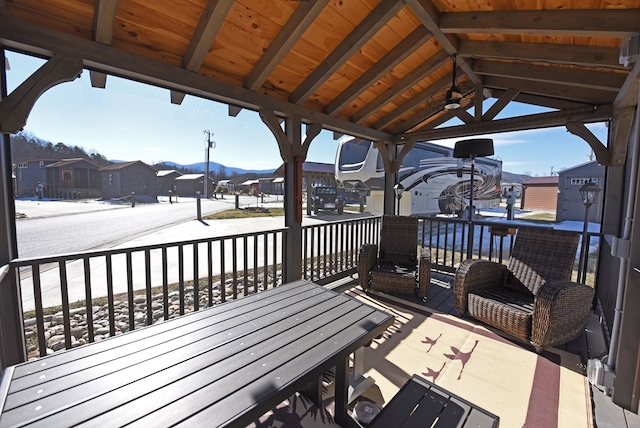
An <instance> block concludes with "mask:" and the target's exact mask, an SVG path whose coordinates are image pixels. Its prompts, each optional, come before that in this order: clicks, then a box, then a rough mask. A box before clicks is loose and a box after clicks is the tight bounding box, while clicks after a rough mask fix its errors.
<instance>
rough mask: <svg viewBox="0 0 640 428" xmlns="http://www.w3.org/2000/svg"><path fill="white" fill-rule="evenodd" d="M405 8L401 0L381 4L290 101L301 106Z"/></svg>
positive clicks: (316, 70)
mask: <svg viewBox="0 0 640 428" xmlns="http://www.w3.org/2000/svg"><path fill="white" fill-rule="evenodd" d="M403 6H404V4H403V3H402V2H401V1H399V0H386V1H383V2H380V3H379V4H378V6H376V8H375V9H373V10H372V11H371V13H370V14H368V15H367V16H366V18H364V19H363V20H362V22H360V24H358V25H357V26H356V28H354V29H353V31H352V32H351V33H350V34H349V35H348V36H347V37H345V38H344V40H342V42H340V44H339V45H338V47H337V48H335V49H334V50H333V52H331V53H330V54H329V56H327V58H325V60H324V61H322V62H321V63H320V65H319V66H318V67H316V68H315V69H314V70H313V71H312V72H311V73H310V74H309V75H308V76H307V78H306V79H304V81H303V82H302V83H301V84H300V85H299V86H298V87H297V88H296V89H295V90H294V91H293V92H292V93H291V95H289V101H290V102H292V103H294V104H299V103H301V102H303V101H304V100H306V99H307V98H309V96H311V94H312V93H313V91H314V90H316V89H317V88H319V87H320V86H322V84H323V83H324V82H325V81H326V80H327V79H328V78H329V77H330V76H331V75H332V74H333V73H335V71H336V70H337V69H338V68H340V67H341V66H342V65H343V64H344V63H345V62H346V61H347V60H348V59H349V58H351V57H352V56H353V54H354V53H356V52H357V51H358V49H360V48H361V47H362V46H363V45H364V44H365V43H367V42H368V41H369V40H371V38H372V37H373V36H374V35H375V34H376V33H377V32H378V30H380V29H381V28H382V27H384V26H385V25H386V24H387V22H389V20H390V19H391V18H393V17H394V16H395V15H396V14H397V13H398V11H399V10H400V9H402V7H403Z"/></svg>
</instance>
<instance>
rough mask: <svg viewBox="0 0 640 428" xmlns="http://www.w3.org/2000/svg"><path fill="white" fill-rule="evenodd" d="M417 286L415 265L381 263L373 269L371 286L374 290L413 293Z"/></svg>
mask: <svg viewBox="0 0 640 428" xmlns="http://www.w3.org/2000/svg"><path fill="white" fill-rule="evenodd" d="M415 287H416V268H415V266H402V265H397V264H392V263H380V264H379V265H377V266H375V267H374V268H373V269H372V270H371V288H372V289H373V290H377V291H384V292H392V293H404V294H413V293H414V292H415Z"/></svg>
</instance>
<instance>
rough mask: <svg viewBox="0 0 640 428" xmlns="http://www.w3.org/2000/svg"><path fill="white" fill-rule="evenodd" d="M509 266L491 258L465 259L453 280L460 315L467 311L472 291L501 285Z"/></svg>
mask: <svg viewBox="0 0 640 428" xmlns="http://www.w3.org/2000/svg"><path fill="white" fill-rule="evenodd" d="M506 270H507V267H506V266H505V265H503V264H502V263H496V262H492V261H489V260H464V261H463V262H462V263H460V266H458V269H457V270H456V275H455V277H454V280H453V292H454V294H455V297H456V307H457V308H458V311H459V312H460V315H464V314H466V313H467V300H468V296H469V293H470V292H473V291H477V290H482V289H484V288H490V287H495V286H498V285H501V284H502V282H503V279H504V274H505V271H506Z"/></svg>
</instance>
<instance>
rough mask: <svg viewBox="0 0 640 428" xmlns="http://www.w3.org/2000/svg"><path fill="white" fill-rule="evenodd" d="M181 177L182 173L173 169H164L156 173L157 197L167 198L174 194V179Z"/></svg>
mask: <svg viewBox="0 0 640 428" xmlns="http://www.w3.org/2000/svg"><path fill="white" fill-rule="evenodd" d="M180 176H182V173H180V172H178V171H176V170H174V169H165V170H162V171H158V173H157V174H156V177H158V195H162V196H169V195H171V194H175V191H176V178H178V177H180Z"/></svg>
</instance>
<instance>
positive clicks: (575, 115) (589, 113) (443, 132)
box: [395, 105, 613, 141]
mask: <svg viewBox="0 0 640 428" xmlns="http://www.w3.org/2000/svg"><path fill="white" fill-rule="evenodd" d="M612 114H613V108H612V106H611V105H607V106H599V107H581V108H576V109H572V110H566V111H554V112H549V113H538V114H532V115H527V116H518V117H510V118H507V119H498V120H493V121H491V122H476V123H471V124H468V125H457V126H449V127H446V128H438V129H431V130H428V131H418V132H411V133H406V134H402V135H397V136H396V140H395V141H427V140H441V139H444V138H454V137H469V136H473V135H482V134H489V133H500V132H512V131H525V130H527V129H537V128H552V127H556V126H565V125H566V124H567V123H570V122H582V123H594V122H603V121H606V120H609V119H610V118H611V115H612Z"/></svg>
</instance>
